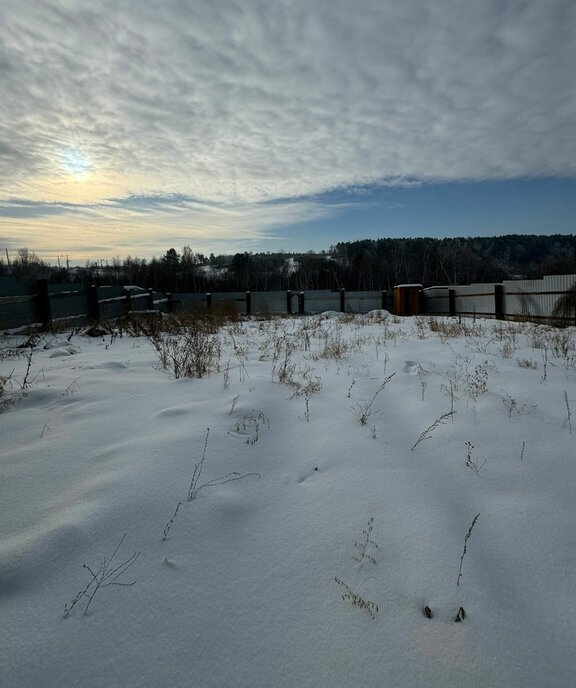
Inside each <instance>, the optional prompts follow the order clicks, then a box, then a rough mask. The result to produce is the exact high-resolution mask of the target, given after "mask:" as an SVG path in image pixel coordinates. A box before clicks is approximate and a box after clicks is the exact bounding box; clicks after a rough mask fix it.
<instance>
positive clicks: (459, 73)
mask: <svg viewBox="0 0 576 688" xmlns="http://www.w3.org/2000/svg"><path fill="white" fill-rule="evenodd" d="M424 7H425V11H423V8H424ZM575 24H576V6H575V5H574V4H573V3H571V2H570V1H569V0H550V1H549V2H547V3H540V2H537V1H536V0H528V1H527V2H525V1H523V2H510V3H507V4H506V5H505V6H504V5H503V4H502V3H501V2H500V1H499V0H487V2H484V3H482V4H481V5H478V4H475V5H463V4H462V3H459V2H456V1H455V0H447V1H446V2H445V3H442V5H441V6H439V5H438V6H431V5H430V4H429V3H423V2H422V1H421V0H406V2H404V3H402V5H398V4H397V3H395V2H392V1H391V0H386V1H383V0H362V1H361V2H360V3H359V4H357V5H355V6H354V7H351V6H349V5H348V4H347V3H344V2H342V1H341V0H336V1H334V0H332V1H331V2H328V1H324V0H313V1H311V2H310V3H308V4H306V5H303V4H300V3H294V2H289V1H288V0H283V1H279V2H278V3H274V4H268V3H263V2H259V1H258V0H245V1H244V2H242V3H240V2H237V1H236V0H219V1H218V2H217V3H216V4H214V3H213V2H208V0H195V2H193V3H191V2H179V3H174V2H166V3H163V4H162V5H161V6H159V5H158V4H157V3H154V2H152V0H142V2H140V3H138V7H137V8H136V9H133V8H131V7H120V8H118V7H117V5H116V4H115V3H113V2H111V1H110V0H103V1H102V2H100V3H98V5H97V6H86V5H85V4H84V3H81V2H79V1H77V0H70V2H67V3H66V5H65V6H63V5H62V4H61V3H59V2H56V0H31V2H28V3H25V4H24V3H21V2H19V1H18V0H6V2H4V3H3V4H2V7H1V8H0V38H1V41H0V45H1V46H2V48H0V64H2V65H3V68H2V69H1V70H0V86H1V87H2V92H3V94H4V96H3V102H2V105H1V106H0V172H1V176H0V180H1V181H0V250H1V251H2V254H4V253H5V250H7V251H8V252H9V253H14V252H15V251H16V250H17V249H18V248H23V247H26V248H28V249H29V250H30V251H32V252H34V253H36V254H37V255H38V256H39V257H40V258H41V259H42V260H44V261H45V262H48V263H50V264H57V261H58V257H60V258H62V256H66V255H68V256H69V259H70V262H74V263H76V264H83V263H85V262H86V260H98V261H99V260H110V259H112V258H115V257H117V256H128V255H134V256H138V257H139V258H146V259H147V260H149V259H151V258H152V257H154V256H155V257H160V256H161V255H163V254H164V253H165V251H166V250H167V249H168V248H171V247H174V248H176V249H177V250H178V251H180V250H181V248H182V247H183V246H186V245H188V246H190V247H191V249H192V250H193V251H194V252H195V253H204V254H205V255H209V254H210V253H215V254H234V253H236V252H243V251H248V252H266V251H271V252H280V251H285V252H287V253H304V252H307V251H316V252H318V251H321V250H325V251H327V250H328V249H329V247H330V245H333V244H336V243H338V242H341V241H357V240H360V239H377V238H418V237H431V238H440V239H441V238H453V237H475V236H503V235H510V234H523V235H537V234H544V235H551V234H574V233H575V232H576V138H575V137H574V136H573V132H574V131H576V100H575V98H574V93H575V92H576V79H575V77H574V74H573V70H572V69H571V68H570V65H571V64H575V63H576V35H575V34H574V32H573V31H572V30H571V27H572V26H574V25H575Z"/></svg>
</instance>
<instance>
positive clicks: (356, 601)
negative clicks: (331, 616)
mask: <svg viewBox="0 0 576 688" xmlns="http://www.w3.org/2000/svg"><path fill="white" fill-rule="evenodd" d="M334 580H335V581H336V583H337V584H338V585H340V586H341V587H342V588H344V590H345V591H346V592H343V593H342V599H343V600H349V601H350V602H351V603H352V604H353V605H354V606H355V607H358V608H359V609H365V610H366V611H367V612H368V614H370V616H371V617H372V619H373V620H374V619H375V618H376V614H377V612H378V605H377V604H374V602H370V601H369V600H365V599H364V598H363V597H360V595H357V594H356V593H355V592H353V591H352V590H351V588H350V586H348V585H346V583H344V581H343V580H340V578H338V577H337V576H335V577H334Z"/></svg>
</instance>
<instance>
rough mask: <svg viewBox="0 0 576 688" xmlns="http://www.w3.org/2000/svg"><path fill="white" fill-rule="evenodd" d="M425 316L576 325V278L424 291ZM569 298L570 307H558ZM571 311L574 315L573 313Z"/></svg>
mask: <svg viewBox="0 0 576 688" xmlns="http://www.w3.org/2000/svg"><path fill="white" fill-rule="evenodd" d="M422 294H423V302H424V312H426V313H430V314H434V315H465V316H472V317H475V316H479V317H483V318H486V317H488V318H510V319H512V320H518V319H525V320H531V321H535V322H538V321H548V320H563V321H565V322H567V323H569V324H574V325H576V275H552V276H550V275H548V276H545V277H543V278H542V279H535V280H504V281H503V282H501V283H499V284H469V285H463V286H458V285H457V286H445V287H429V288H427V289H423V290H422ZM566 297H568V302H569V304H570V307H569V308H568V309H566V310H565V311H564V312H563V313H558V312H557V309H556V306H557V304H558V303H559V302H560V301H561V300H562V299H565V300H566ZM569 311H571V313H570V312H569Z"/></svg>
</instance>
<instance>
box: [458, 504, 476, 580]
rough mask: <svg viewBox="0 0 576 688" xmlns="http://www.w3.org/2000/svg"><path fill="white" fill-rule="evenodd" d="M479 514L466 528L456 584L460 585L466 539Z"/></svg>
mask: <svg viewBox="0 0 576 688" xmlns="http://www.w3.org/2000/svg"><path fill="white" fill-rule="evenodd" d="M479 516H480V514H476V516H474V519H473V521H472V523H471V525H470V528H468V532H467V533H466V535H465V536H464V550H463V551H462V556H461V557H460V568H459V569H458V580H457V581H456V585H457V586H459V585H460V579H461V578H462V564H463V563H464V556H465V554H466V549H467V545H468V540H469V539H470V536H471V535H472V529H473V528H474V526H475V525H476V521H477V520H478V517H479Z"/></svg>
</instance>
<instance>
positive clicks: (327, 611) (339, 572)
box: [0, 311, 576, 688]
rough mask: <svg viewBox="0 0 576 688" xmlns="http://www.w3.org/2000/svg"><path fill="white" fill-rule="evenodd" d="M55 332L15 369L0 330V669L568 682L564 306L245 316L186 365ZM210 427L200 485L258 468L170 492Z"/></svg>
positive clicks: (316, 679)
mask: <svg viewBox="0 0 576 688" xmlns="http://www.w3.org/2000/svg"><path fill="white" fill-rule="evenodd" d="M69 334H70V333H61V334H60V335H58V336H51V335H46V336H44V337H42V338H39V339H37V340H36V342H35V345H34V348H33V350H32V358H31V364H30V370H29V371H28V378H27V384H26V387H25V389H21V388H20V385H21V384H22V382H23V381H24V379H25V378H26V371H27V366H28V363H29V353H30V349H29V348H23V349H16V348H15V347H16V346H17V345H18V344H21V343H23V342H24V341H25V339H26V338H25V337H24V336H22V335H5V336H4V337H2V338H1V339H0V345H1V349H0V351H1V355H0V376H1V377H2V378H3V379H4V383H3V387H4V393H3V394H2V395H1V396H0V408H1V409H3V412H2V413H0V437H1V447H0V470H1V475H2V481H1V482H0V510H1V511H0V515H1V523H2V529H1V532H0V604H1V608H2V624H1V626H0V634H1V636H0V666H1V667H2V685H5V686H11V687H15V688H16V687H17V688H19V687H25V688H35V687H36V686H38V687H42V688H52V687H54V688H65V687H68V686H70V687H72V686H89V687H96V686H98V687H101V686H102V687H103V686H122V687H125V686H126V687H132V686H138V687H139V688H141V687H144V688H147V687H150V688H152V687H154V688H157V687H158V686H184V685H186V686H188V685H193V686H197V687H199V688H208V687H211V686H219V687H221V686H234V687H246V688H256V687H260V686H261V687H266V688H269V687H270V686H274V687H275V688H283V687H286V688H288V687H290V688H293V687H304V686H310V687H312V686H313V687H315V688H317V687H324V686H325V687H326V688H328V687H329V688H339V687H342V688H344V687H346V688H349V687H350V686H363V687H371V686H374V687H376V686H378V687H379V688H380V687H381V686H383V685H387V686H395V687H404V686H405V687H413V686H419V685H426V686H442V687H446V686H459V687H472V686H475V687H485V686H491V687H492V688H494V687H502V688H513V687H516V686H518V687H520V686H522V687H524V688H525V687H526V686H528V687H531V686H533V687H535V688H536V687H538V688H540V687H542V686H546V687H551V688H560V687H569V686H573V685H574V672H575V670H576V653H575V652H574V649H575V648H574V638H576V598H575V596H574V590H575V589H576V531H575V529H574V523H575V519H576V503H575V500H574V494H575V490H576V447H575V445H574V435H575V434H576V418H572V417H569V416H568V412H569V409H574V411H575V412H576V352H575V343H576V329H575V328H568V329H566V330H554V329H551V328H548V327H545V326H541V325H529V324H517V323H500V322H496V321H481V320H477V321H476V322H472V321H471V320H463V321H462V323H461V325H458V323H457V321H454V320H449V319H436V320H428V319H424V318H404V319H402V320H399V319H398V318H394V317H393V316H390V315H389V314H388V313H386V312H385V311H379V312H374V313H372V314H370V316H369V317H363V316H353V317H350V316H339V317H335V316H334V315H333V314H331V317H329V318H328V317H322V316H316V317H308V318H301V319H298V318H294V319H277V320H269V321H260V322H258V321H255V320H249V321H246V322H243V323H237V324H230V325H227V326H226V327H224V328H223V329H222V330H221V331H220V333H219V336H220V338H221V344H222V356H221V358H220V370H219V371H218V372H214V373H212V374H210V375H207V376H205V377H203V378H201V379H197V378H181V379H174V378H173V377H172V376H171V375H170V374H169V371H166V370H163V369H162V368H161V367H160V365H159V359H158V356H157V355H156V353H155V350H154V348H153V346H152V345H151V344H150V342H149V341H148V340H147V339H146V338H144V337H127V336H123V337H113V336H110V335H106V336H105V337H87V336H84V335H82V334H78V333H75V334H73V335H72V336H71V337H69ZM287 346H288V350H289V353H288V354H286V347H287ZM283 364H286V365H285V367H284V369H283V370H282V365H283ZM10 376H11V378H10ZM390 376H391V377H390ZM7 378H10V379H7ZM386 378H389V380H388V382H387V383H386V384H385V385H384V387H383V389H382V390H381V391H380V392H379V393H378V394H376V393H377V391H378V389H379V388H380V387H381V385H382V384H383V382H384V380H385V379H386ZM282 380H283V382H282ZM287 383H290V384H287ZM450 387H452V390H453V392H454V395H453V396H454V398H453V407H454V408H453V410H454V411H455V413H454V414H453V415H452V416H447V417H445V418H444V422H441V423H437V424H436V427H433V428H432V429H430V430H429V432H428V434H427V439H422V440H421V441H420V442H419V443H418V444H417V445H416V446H415V447H414V449H412V450H411V447H412V446H413V445H414V444H415V443H416V442H417V440H418V439H419V437H420V436H421V435H422V433H424V432H425V431H426V430H427V429H428V428H431V426H433V425H434V423H435V421H437V420H438V419H439V418H440V417H441V416H442V415H443V414H446V413H448V412H450V410H451V397H450V393H449V390H450ZM565 393H566V394H565ZM375 394H376V397H375V399H374V401H373V403H372V406H368V405H369V404H370V401H371V399H372V398H373V397H374V395H375ZM367 406H368V408H367ZM361 412H365V413H367V414H368V415H367V419H366V423H365V425H361V424H360V422H359V421H358V418H359V416H360V415H361ZM570 425H572V426H573V434H571V433H570ZM208 428H209V434H208V439H207V443H206V451H205V461H204V464H203V466H202V473H201V476H200V479H199V484H203V483H206V482H208V481H212V480H214V479H217V478H220V477H222V476H225V475H227V474H230V473H233V472H236V473H239V474H240V475H244V474H251V475H248V476H247V477H245V478H244V479H241V480H234V481H231V482H226V483H224V484H220V485H215V486H209V487H206V488H204V489H202V490H200V492H199V493H198V494H197V495H196V496H195V497H194V499H193V500H192V501H187V499H186V497H187V495H188V490H189V487H190V481H191V479H192V476H193V471H194V466H195V465H196V464H199V463H200V461H201V459H202V455H203V452H204V446H205V442H206V437H207V432H208ZM467 442H469V443H470V444H471V445H472V448H471V449H470V448H469V445H467V444H466V443H467ZM468 451H470V460H469V463H472V464H473V463H474V462H475V465H476V467H477V468H478V472H477V473H476V472H475V470H474V467H473V465H472V467H470V466H467V465H466V461H467V458H468V454H467V452H468ZM484 460H485V464H484V465H483V467H481V464H482V463H483V462H484ZM180 502H181V504H180V507H179V509H178V513H177V514H176V517H175V518H174V520H173V522H172V524H171V527H170V529H169V532H168V536H167V538H166V540H163V539H162V534H163V531H164V529H165V527H166V526H167V524H168V523H169V521H170V519H171V518H172V517H173V514H174V512H175V510H176V507H177V505H178V504H179V503H180ZM476 514H480V515H479V517H478V520H477V522H476V524H475V525H474V528H473V529H472V531H471V533H470V537H469V538H468V539H467V540H466V541H465V536H466V534H467V533H468V530H469V528H470V526H471V524H472V522H473V519H474V517H475V516H476ZM370 519H373V522H372V530H371V531H370V532H369V539H370V540H371V541H372V542H373V543H375V544H371V543H368V544H367V545H366V548H365V550H364V551H365V554H366V556H364V557H361V556H360V557H359V554H360V555H361V553H362V548H361V547H359V546H356V545H355V543H360V544H362V543H363V542H365V538H366V536H365V535H363V531H365V530H366V531H367V528H368V526H369V523H370ZM367 532H368V531H367ZM124 535H125V538H124V540H123V541H122V538H123V536H124ZM465 543H466V553H465V555H464V558H463V559H462V578H461V579H460V584H459V585H457V579H458V572H459V566H460V563H461V556H462V553H463V548H464V545H465ZM118 545H120V547H119V549H118V552H117V553H116V556H115V558H114V559H113V561H112V562H110V558H111V556H112V554H113V552H114V550H115V549H116V547H117V546H118ZM376 545H377V546H376ZM138 553H139V554H138ZM136 554H138V557H137V558H136V559H135V560H132V564H131V565H130V566H129V568H127V569H126V571H124V573H123V574H122V576H121V577H120V578H119V579H118V581H117V582H122V583H125V584H128V583H132V582H133V581H134V584H133V585H131V586H126V587H125V586H108V587H102V588H100V589H99V590H98V591H97V593H96V595H95V596H94V598H93V600H92V602H91V605H90V608H89V610H88V613H87V614H86V615H84V614H83V611H84V608H85V607H86V604H87V602H88V598H86V597H83V598H81V599H80V600H79V601H78V603H77V604H76V605H75V606H74V607H73V608H72V609H71V611H70V613H69V614H68V615H65V614H64V612H65V605H68V607H70V604H71V603H72V601H73V600H74V599H75V597H76V595H77V594H78V593H79V592H81V591H82V590H84V588H85V587H86V586H87V584H88V583H89V582H90V580H91V576H90V573H89V571H88V569H86V568H84V567H83V564H86V565H87V566H88V567H90V568H91V569H92V571H93V572H94V573H95V574H97V571H98V568H99V567H100V566H101V564H102V562H103V561H104V560H107V561H108V564H109V566H110V568H111V569H114V568H115V567H116V566H119V565H120V564H122V563H123V562H130V561H131V560H130V557H131V556H132V555H136ZM355 557H356V559H355ZM358 558H361V559H362V560H361V561H357V559H358ZM371 558H373V559H374V560H375V562H373V561H372V560H371ZM109 570H110V569H109ZM336 578H338V579H339V580H341V581H343V583H345V584H346V586H348V587H349V589H350V590H351V591H352V592H353V593H354V594H355V595H356V596H357V601H359V600H364V601H365V602H366V603H368V602H372V603H374V604H375V605H377V606H378V611H377V612H375V613H374V619H372V618H371V616H370V614H369V612H368V611H367V610H366V609H364V608H362V607H361V606H358V605H353V604H352V603H351V600H350V599H343V597H342V595H345V594H346V592H347V590H346V588H345V587H343V586H341V585H339V584H338V583H337V582H336V580H335V579H336ZM425 606H429V607H430V609H431V611H432V618H431V619H427V618H425V616H424V607H425ZM460 607H463V608H464V610H465V612H466V616H465V618H464V619H463V621H462V622H460V623H455V621H454V619H455V617H456V614H457V612H458V610H459V608H460Z"/></svg>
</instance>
